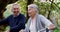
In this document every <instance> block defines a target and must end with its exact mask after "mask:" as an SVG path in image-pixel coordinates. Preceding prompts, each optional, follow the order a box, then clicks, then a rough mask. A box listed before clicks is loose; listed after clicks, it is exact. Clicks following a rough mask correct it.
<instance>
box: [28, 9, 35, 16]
mask: <svg viewBox="0 0 60 32" xmlns="http://www.w3.org/2000/svg"><path fill="white" fill-rule="evenodd" d="M35 13H36V12H35V10H34V9H33V8H28V15H29V16H30V17H31V16H34V15H35Z"/></svg>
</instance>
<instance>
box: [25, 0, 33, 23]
mask: <svg viewBox="0 0 60 32" xmlns="http://www.w3.org/2000/svg"><path fill="white" fill-rule="evenodd" d="M33 1H34V0H27V6H28V5H29V4H32V3H33ZM27 6H26V10H27V19H26V23H27V20H28V18H29V16H28V7H27Z"/></svg>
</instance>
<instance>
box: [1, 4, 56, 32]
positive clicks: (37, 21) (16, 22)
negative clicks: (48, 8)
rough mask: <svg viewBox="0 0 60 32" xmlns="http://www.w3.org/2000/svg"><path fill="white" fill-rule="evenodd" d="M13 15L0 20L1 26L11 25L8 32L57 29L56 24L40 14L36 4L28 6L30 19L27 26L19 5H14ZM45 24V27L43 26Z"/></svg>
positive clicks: (33, 31)
mask: <svg viewBox="0 0 60 32" xmlns="http://www.w3.org/2000/svg"><path fill="white" fill-rule="evenodd" d="M11 11H12V15H10V16H9V17H7V18H5V19H3V20H0V25H2V24H5V23H9V26H10V29H9V30H8V31H6V32H46V31H40V30H42V29H44V28H45V26H46V27H47V28H48V30H52V29H54V28H55V26H54V24H53V23H51V21H49V20H48V19H47V18H45V17H44V16H43V15H41V14H38V12H39V11H38V6H37V5H36V4H30V5H28V15H29V19H28V22H27V24H26V26H25V20H26V18H25V16H24V15H23V14H21V13H19V12H20V9H19V5H18V4H13V5H12V10H11ZM43 24H44V25H43Z"/></svg>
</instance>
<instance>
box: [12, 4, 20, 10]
mask: <svg viewBox="0 0 60 32" xmlns="http://www.w3.org/2000/svg"><path fill="white" fill-rule="evenodd" d="M14 5H17V6H18V8H19V7H20V5H19V4H16V3H13V4H12V8H11V10H12V9H13V6H14ZM19 10H20V8H19Z"/></svg>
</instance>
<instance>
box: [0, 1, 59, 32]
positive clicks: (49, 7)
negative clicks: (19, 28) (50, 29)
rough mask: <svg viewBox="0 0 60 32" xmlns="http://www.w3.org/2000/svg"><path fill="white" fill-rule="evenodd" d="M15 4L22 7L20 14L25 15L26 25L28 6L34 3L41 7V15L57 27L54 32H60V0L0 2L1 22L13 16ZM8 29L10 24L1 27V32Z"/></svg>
mask: <svg viewBox="0 0 60 32" xmlns="http://www.w3.org/2000/svg"><path fill="white" fill-rule="evenodd" d="M13 3H17V4H19V5H20V13H22V14H24V15H25V17H26V23H27V20H28V18H29V17H28V14H27V6H28V5H29V4H32V3H34V4H36V5H37V6H38V7H39V14H42V15H44V16H45V17H46V18H47V19H49V20H50V21H51V22H52V23H54V25H55V26H56V29H54V32H60V0H0V20H2V19H4V18H6V17H8V16H9V15H11V14H12V12H11V7H12V4H13ZM8 29H9V25H8V24H6V25H5V24H4V25H2V26H0V32H3V31H5V30H8Z"/></svg>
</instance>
